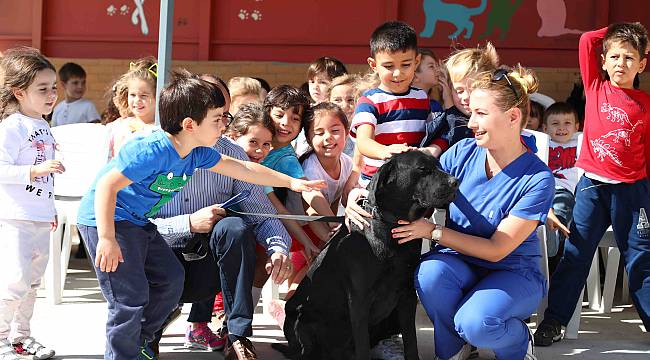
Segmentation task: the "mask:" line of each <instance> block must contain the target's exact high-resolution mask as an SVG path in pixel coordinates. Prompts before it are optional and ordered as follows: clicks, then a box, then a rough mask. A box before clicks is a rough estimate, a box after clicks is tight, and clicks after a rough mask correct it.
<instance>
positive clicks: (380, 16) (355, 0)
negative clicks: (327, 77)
mask: <svg viewBox="0 0 650 360" xmlns="http://www.w3.org/2000/svg"><path fill="white" fill-rule="evenodd" d="M444 1H445V3H453V5H454V6H456V8H458V6H462V8H461V10H462V11H467V9H471V8H476V7H478V6H479V5H480V3H481V2H482V1H483V0H444ZM558 1H559V3H558ZM433 2H434V1H427V0H424V1H423V0H384V1H381V0H373V1H369V0H326V1H320V0H300V1H298V0H293V1H290V0H241V1H234V0H230V1H226V0H176V1H175V11H174V29H173V31H174V36H173V39H174V45H173V54H172V56H173V58H174V59H178V60H225V61H238V60H246V61H282V62H310V61H311V60H313V59H315V58H317V57H319V56H323V55H330V56H335V57H337V58H340V59H341V60H342V61H344V62H346V63H363V62H365V58H366V57H367V56H368V38H369V36H370V33H371V32H372V30H373V29H374V28H375V27H376V26H377V25H379V24H380V23H382V22H383V21H386V20H389V19H395V18H397V19H400V20H403V21H406V22H408V23H410V24H411V25H413V27H414V28H415V29H416V31H417V32H418V33H420V32H421V31H422V30H423V29H424V26H425V23H426V21H427V20H426V16H425V14H424V11H423V4H427V3H433ZM538 3H539V4H546V6H547V7H548V6H550V5H553V6H551V13H552V14H551V15H552V16H551V15H549V14H548V12H549V9H546V19H550V20H549V21H547V24H555V28H563V27H566V28H568V29H578V30H589V29H593V28H596V27H601V26H605V25H607V24H608V23H610V22H614V21H641V22H642V23H644V24H645V25H646V26H649V27H650V1H647V0H625V1H622V0H591V1H587V0H566V1H563V0H523V1H522V0H489V1H487V7H486V8H485V10H484V11H483V12H481V13H480V14H477V15H474V16H471V17H469V19H470V21H471V22H472V23H473V24H474V31H473V34H472V36H471V37H470V39H465V38H464V37H463V36H462V35H461V37H460V38H459V39H457V40H455V41H452V40H450V39H449V38H448V35H450V34H451V33H453V32H454V30H455V27H454V26H453V25H452V24H451V23H448V22H438V23H437V26H436V29H435V32H434V34H433V36H431V37H423V36H421V37H420V38H419V42H420V46H425V47H431V48H433V49H434V50H435V51H436V53H438V54H439V56H441V57H444V56H446V55H447V54H448V53H449V52H450V51H451V50H452V49H453V48H462V47H468V46H476V45H477V44H478V43H482V42H484V41H485V40H486V39H487V40H490V41H492V42H493V43H494V44H495V45H496V47H497V50H498V51H499V54H500V55H501V57H502V62H504V63H514V62H521V63H523V64H525V65H527V66H536V67H577V51H576V48H577V41H578V36H579V35H577V34H570V33H569V34H563V35H554V36H544V35H540V34H539V31H540V28H542V25H543V23H542V13H543V12H544V11H543V10H539V9H538ZM554 3H555V4H554ZM558 4H559V5H558ZM621 4H624V5H621ZM447 5H449V4H447ZM111 6H113V8H111ZM122 6H126V8H125V10H124V11H123V12H122V11H121V9H120V8H121V7H122ZM159 6H160V2H159V1H157V0H145V1H144V3H143V9H144V15H145V19H146V23H147V26H148V30H149V31H148V33H147V34H143V31H142V28H141V23H138V24H137V25H134V24H133V23H132V22H131V21H132V15H133V13H134V11H136V9H137V7H136V1H134V0H119V1H118V0H93V1H83V0H76V1H75V0H31V1H30V0H21V1H16V0H0V51H2V49H6V48H8V47H12V46H16V45H32V46H36V47H39V48H41V49H42V50H43V52H44V53H45V54H46V55H48V56H52V57H66V58H116V59H132V58H137V57H140V56H142V55H149V54H154V55H155V54H156V52H157V41H158V21H159V18H158V17H159ZM452 7H453V6H452ZM562 8H565V9H566V19H565V20H564V21H562V19H561V18H560V17H561V15H562V12H561V11H559V10H562ZM111 9H114V12H112V15H110V14H109V10H111ZM447 9H449V7H445V5H443V8H439V9H436V12H435V13H436V14H445V13H446V11H447ZM509 9H510V11H509ZM558 11H559V12H558ZM511 14H512V16H510V15H511ZM490 19H492V20H494V19H505V20H504V21H501V22H499V23H500V24H502V25H506V26H507V25H508V24H509V31H508V32H507V33H505V32H504V33H503V35H504V36H503V38H501V36H502V32H501V31H499V30H495V32H494V33H492V34H491V35H489V36H487V37H481V35H482V34H483V33H484V32H485V31H486V29H487V26H488V24H489V23H490ZM508 19H509V20H508ZM138 20H139V19H138ZM561 23H563V24H561ZM558 24H560V25H558ZM551 30H552V29H551ZM547 31H548V30H547ZM567 31H569V30H567ZM561 32H562V31H560V33H561Z"/></svg>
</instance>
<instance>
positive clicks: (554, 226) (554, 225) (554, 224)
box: [546, 208, 570, 237]
mask: <svg viewBox="0 0 650 360" xmlns="http://www.w3.org/2000/svg"><path fill="white" fill-rule="evenodd" d="M546 225H548V227H549V228H550V229H551V230H560V231H561V232H562V234H564V236H565V237H569V233H570V231H569V228H567V227H566V226H565V225H564V224H562V222H561V221H560V219H558V217H557V216H555V211H553V209H552V208H551V209H550V210H549V211H548V216H547V217H546Z"/></svg>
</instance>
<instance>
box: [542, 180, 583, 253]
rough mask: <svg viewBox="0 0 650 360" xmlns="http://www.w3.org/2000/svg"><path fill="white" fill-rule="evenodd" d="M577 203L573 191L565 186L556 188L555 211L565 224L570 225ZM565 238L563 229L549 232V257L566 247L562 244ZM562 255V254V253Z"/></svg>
mask: <svg viewBox="0 0 650 360" xmlns="http://www.w3.org/2000/svg"><path fill="white" fill-rule="evenodd" d="M575 204H576V197H575V195H573V193H572V192H571V191H569V190H567V189H565V188H556V189H555V196H554V197H553V212H554V213H555V216H557V218H558V219H560V221H561V222H562V224H564V225H565V226H568V225H569V224H570V223H571V221H572V219H573V207H574V206H575ZM564 240H565V237H564V234H562V232H561V231H554V232H552V233H550V234H549V236H548V238H547V244H546V247H547V249H546V251H547V252H548V257H554V256H556V255H557V254H558V252H560V250H561V249H564V246H563V245H562V244H561V243H563V242H564ZM560 255H562V254H561V253H560Z"/></svg>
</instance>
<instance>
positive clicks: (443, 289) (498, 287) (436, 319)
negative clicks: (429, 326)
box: [415, 252, 545, 360]
mask: <svg viewBox="0 0 650 360" xmlns="http://www.w3.org/2000/svg"><path fill="white" fill-rule="evenodd" d="M415 288H416V289H417V292H418V295H419V297H420V301H421V302H422V305H423V306H424V309H425V310H426V312H427V315H429V318H430V319H431V321H432V323H433V327H434V333H433V335H434V343H435V349H436V354H437V355H438V357H440V358H442V359H449V358H450V357H452V356H453V355H455V354H456V353H457V352H458V351H460V349H461V347H462V346H463V345H464V344H465V343H470V344H472V345H474V346H477V347H480V348H490V349H493V350H494V353H495V355H496V357H497V359H504V360H510V359H512V360H521V359H523V358H524V356H525V354H526V350H527V348H528V336H529V335H528V327H527V326H526V324H525V323H524V322H523V319H526V318H527V317H529V316H530V315H531V314H532V313H533V311H535V308H536V307H537V306H538V304H539V302H540V301H541V300H542V298H543V296H544V290H545V285H544V279H543V277H542V275H541V274H539V272H536V271H530V272H527V273H517V272H514V271H504V270H489V269H485V268H482V267H478V266H475V265H472V264H469V263H467V262H465V261H464V260H463V259H462V258H460V257H459V256H457V255H452V254H439V253H435V252H430V253H428V254H425V255H424V257H423V258H422V262H421V263H420V265H419V267H418V269H417V270H416V272H415Z"/></svg>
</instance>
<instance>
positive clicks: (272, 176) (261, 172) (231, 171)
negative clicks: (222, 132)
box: [209, 155, 327, 192]
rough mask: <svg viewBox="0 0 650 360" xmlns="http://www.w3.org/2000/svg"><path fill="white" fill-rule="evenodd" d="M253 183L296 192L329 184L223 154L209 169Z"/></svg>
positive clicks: (316, 188) (311, 189)
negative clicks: (285, 173)
mask: <svg viewBox="0 0 650 360" xmlns="http://www.w3.org/2000/svg"><path fill="white" fill-rule="evenodd" d="M209 170H210V171H214V172H216V173H219V174H222V175H225V176H230V177H232V178H235V179H239V180H242V181H246V182H249V183H251V184H257V185H266V186H273V187H286V188H289V189H291V190H293V191H296V192H302V191H314V190H319V189H322V188H324V187H326V186H327V184H326V183H325V180H303V179H295V178H292V177H290V176H288V175H284V174H282V173H279V172H277V171H275V170H271V169H269V168H267V167H266V166H263V165H260V164H256V163H254V162H250V161H242V160H237V159H233V158H231V157H229V156H225V155H222V156H221V161H219V162H218V163H217V164H216V165H215V166H213V167H211V168H210V169H209Z"/></svg>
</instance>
